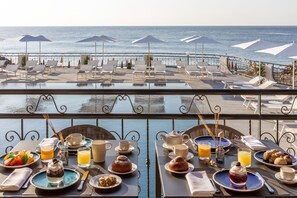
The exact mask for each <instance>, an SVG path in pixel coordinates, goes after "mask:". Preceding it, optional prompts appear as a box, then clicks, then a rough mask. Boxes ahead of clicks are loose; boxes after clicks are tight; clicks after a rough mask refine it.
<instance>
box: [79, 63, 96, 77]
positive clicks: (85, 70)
mask: <svg viewBox="0 0 297 198" xmlns="http://www.w3.org/2000/svg"><path fill="white" fill-rule="evenodd" d="M92 71H93V66H92V65H81V66H80V69H79V70H78V72H77V80H78V77H79V75H81V76H82V75H85V77H86V78H87V75H88V74H90V75H91V74H92Z"/></svg>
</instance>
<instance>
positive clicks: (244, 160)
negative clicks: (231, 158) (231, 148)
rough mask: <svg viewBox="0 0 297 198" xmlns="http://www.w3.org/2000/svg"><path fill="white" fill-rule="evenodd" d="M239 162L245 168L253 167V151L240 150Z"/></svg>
mask: <svg viewBox="0 0 297 198" xmlns="http://www.w3.org/2000/svg"><path fill="white" fill-rule="evenodd" d="M238 161H239V162H240V163H241V164H242V165H243V166H251V163H252V154H251V151H249V150H247V149H239V150H238Z"/></svg>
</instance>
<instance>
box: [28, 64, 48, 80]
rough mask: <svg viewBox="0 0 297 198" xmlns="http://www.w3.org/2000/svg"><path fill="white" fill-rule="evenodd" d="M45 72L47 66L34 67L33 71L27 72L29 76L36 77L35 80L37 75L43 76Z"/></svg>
mask: <svg viewBox="0 0 297 198" xmlns="http://www.w3.org/2000/svg"><path fill="white" fill-rule="evenodd" d="M44 72H45V65H36V66H35V67H33V69H32V70H31V71H28V72H27V76H28V77H31V76H35V80H36V79H37V75H40V74H41V75H43V74H44Z"/></svg>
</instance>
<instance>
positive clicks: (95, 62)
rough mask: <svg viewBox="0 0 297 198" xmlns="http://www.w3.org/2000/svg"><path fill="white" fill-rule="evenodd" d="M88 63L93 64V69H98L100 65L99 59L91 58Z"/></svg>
mask: <svg viewBox="0 0 297 198" xmlns="http://www.w3.org/2000/svg"><path fill="white" fill-rule="evenodd" d="M88 65H91V66H93V69H95V70H96V69H97V68H98V67H99V60H89V61H88Z"/></svg>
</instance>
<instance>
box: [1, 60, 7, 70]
mask: <svg viewBox="0 0 297 198" xmlns="http://www.w3.org/2000/svg"><path fill="white" fill-rule="evenodd" d="M5 64H6V60H0V68H1V69H2V70H3V68H4V67H5Z"/></svg>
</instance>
